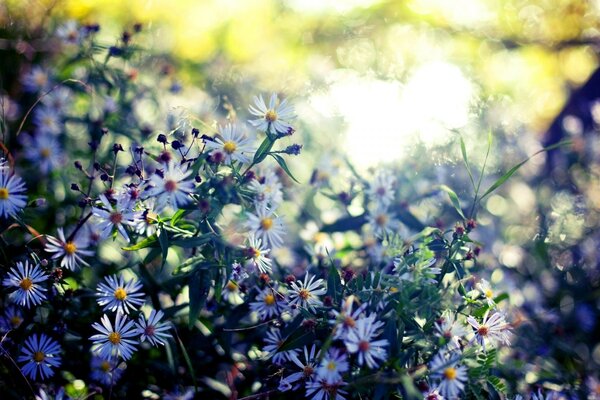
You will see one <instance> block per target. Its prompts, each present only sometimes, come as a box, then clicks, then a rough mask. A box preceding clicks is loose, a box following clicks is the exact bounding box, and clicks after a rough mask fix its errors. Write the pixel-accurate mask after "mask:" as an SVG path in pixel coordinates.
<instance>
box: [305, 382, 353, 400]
mask: <svg viewBox="0 0 600 400" xmlns="http://www.w3.org/2000/svg"><path fill="white" fill-rule="evenodd" d="M345 385H346V382H344V381H342V380H339V381H337V382H334V383H327V382H326V381H325V380H322V379H321V380H318V381H308V382H306V385H305V388H306V398H310V399H311V400H345V399H346V398H345V397H344V396H343V395H347V394H348V392H346V391H344V390H342V389H341V388H342V387H343V386H345ZM311 396H312V397H311Z"/></svg>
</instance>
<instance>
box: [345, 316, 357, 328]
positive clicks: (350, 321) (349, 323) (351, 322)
mask: <svg viewBox="0 0 600 400" xmlns="http://www.w3.org/2000/svg"><path fill="white" fill-rule="evenodd" d="M344 325H346V326H347V327H350V328H354V326H355V325H356V321H355V320H354V318H352V317H350V316H347V317H346V318H344Z"/></svg>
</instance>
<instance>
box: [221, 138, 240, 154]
mask: <svg viewBox="0 0 600 400" xmlns="http://www.w3.org/2000/svg"><path fill="white" fill-rule="evenodd" d="M236 149H237V146H236V145H235V143H234V142H232V141H231V140H228V141H226V142H225V143H223V150H224V151H225V153H227V154H233V153H234V152H235V150H236Z"/></svg>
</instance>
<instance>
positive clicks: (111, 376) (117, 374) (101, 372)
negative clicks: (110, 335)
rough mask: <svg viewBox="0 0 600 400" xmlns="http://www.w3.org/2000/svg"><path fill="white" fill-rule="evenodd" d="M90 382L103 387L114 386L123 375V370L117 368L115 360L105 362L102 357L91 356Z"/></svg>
mask: <svg viewBox="0 0 600 400" xmlns="http://www.w3.org/2000/svg"><path fill="white" fill-rule="evenodd" d="M90 366H91V370H92V373H91V378H92V380H94V381H96V382H98V383H100V384H101V385H104V386H111V385H114V384H116V383H117V382H118V381H119V379H121V376H122V375H123V372H124V371H123V369H122V368H120V367H119V365H118V360H117V359H110V360H105V359H103V358H102V357H98V356H92V361H91V365H90Z"/></svg>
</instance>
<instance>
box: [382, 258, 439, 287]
mask: <svg viewBox="0 0 600 400" xmlns="http://www.w3.org/2000/svg"><path fill="white" fill-rule="evenodd" d="M436 263H437V259H435V258H430V259H428V260H421V261H417V262H415V263H413V264H409V263H407V262H406V260H405V259H404V257H401V256H400V257H397V258H395V259H394V270H393V271H394V272H395V273H398V274H399V277H400V279H401V280H403V281H408V282H416V281H418V280H419V279H423V281H425V282H426V283H428V284H431V285H433V284H437V282H438V281H437V277H438V275H439V274H441V273H442V269H441V268H439V267H436V266H435V264H436Z"/></svg>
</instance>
